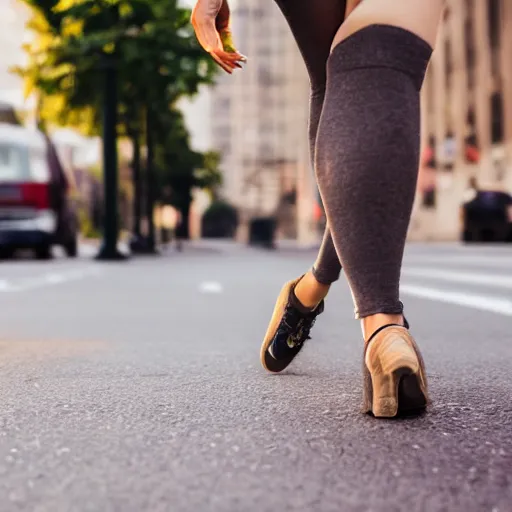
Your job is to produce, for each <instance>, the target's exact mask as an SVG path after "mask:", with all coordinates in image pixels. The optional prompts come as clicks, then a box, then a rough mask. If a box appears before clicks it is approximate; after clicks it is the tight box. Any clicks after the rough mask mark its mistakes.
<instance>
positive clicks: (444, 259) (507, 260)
mask: <svg viewBox="0 0 512 512" xmlns="http://www.w3.org/2000/svg"><path fill="white" fill-rule="evenodd" d="M405 263H406V264H436V263H440V264H443V265H447V266H453V265H464V266H482V267H490V268H510V269H512V253H510V254H509V255H499V256H498V255H496V256H476V255H475V256H472V255H463V254H461V255H457V254H453V253H452V254H447V255H442V256H441V255H435V256H423V255H408V256H407V257H406V258H405Z"/></svg>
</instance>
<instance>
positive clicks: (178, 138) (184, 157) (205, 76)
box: [17, 0, 220, 203]
mask: <svg viewBox="0 0 512 512" xmlns="http://www.w3.org/2000/svg"><path fill="white" fill-rule="evenodd" d="M24 1H25V3H26V4H27V5H28V6H29V7H30V8H31V10H32V17H31V19H30V21H29V28H30V29H31V30H32V31H33V32H34V33H35V36H36V37H35V39H34V41H33V42H31V43H28V44H27V45H25V50H26V51H27V53H28V56H29V62H28V65H27V66H26V67H25V68H24V69H18V70H17V71H18V73H19V74H21V75H22V76H23V77H24V81H25V92H26V94H27V95H28V94H31V93H36V94H37V96H38V103H39V107H40V108H39V117H40V119H41V121H42V123H50V124H58V125H66V126H73V127H75V128H77V129H79V130H80V131H82V132H83V133H85V134H87V135H96V134H98V133H100V129H101V114H102V83H103V73H104V69H105V66H115V68H116V70H117V77H118V96H119V105H118V113H119V123H118V133H119V134H120V135H128V136H130V137H131V138H132V140H134V141H137V140H139V141H140V140H141V136H143V135H144V132H145V124H144V118H145V113H146V112H147V110H148V109H150V110H151V118H152V119H153V125H152V126H151V129H153V139H154V142H155V148H154V154H155V159H156V161H155V164H156V165H155V168H156V170H158V172H159V175H158V180H157V182H158V184H159V185H160V186H164V185H167V186H170V187H171V188H172V189H173V191H174V194H173V196H174V197H179V201H178V202H182V203H186V202H187V200H188V198H189V197H190V193H191V189H192V188H193V187H196V186H199V187H210V186H214V185H216V184H218V182H219V180H220V175H219V173H218V171H217V167H218V157H217V156H216V155H215V154H214V153H206V154H201V153H197V152H195V151H193V150H192V149H191V147H190V144H189V138H188V133H187V130H186V127H185V124H184V121H183V117H182V115H181V113H180V112H179V110H178V109H177V107H176V103H177V101H178V100H179V99H180V98H181V97H183V96H190V95H193V94H195V93H196V92H197V91H198V88H199V87H200V86H201V85H202V84H210V83H211V82H212V80H213V76H214V70H215V67H214V64H213V63H212V62H211V60H210V59H209V57H208V56H207V55H206V54H205V53H204V52H203V51H202V49H201V48H200V47H199V45H198V43H197V41H196V38H195V35H194V33H193V29H192V27H191V25H190V23H189V19H190V11H189V10H188V9H184V8H182V7H180V6H179V5H178V2H177V0H24Z"/></svg>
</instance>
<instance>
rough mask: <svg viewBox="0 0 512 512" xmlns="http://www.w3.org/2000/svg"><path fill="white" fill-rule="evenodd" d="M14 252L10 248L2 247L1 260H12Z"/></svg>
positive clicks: (0, 248) (0, 251)
mask: <svg viewBox="0 0 512 512" xmlns="http://www.w3.org/2000/svg"><path fill="white" fill-rule="evenodd" d="M13 256H14V251H13V250H12V249H11V248H10V247H0V260H10V259H11V258H12V257H13Z"/></svg>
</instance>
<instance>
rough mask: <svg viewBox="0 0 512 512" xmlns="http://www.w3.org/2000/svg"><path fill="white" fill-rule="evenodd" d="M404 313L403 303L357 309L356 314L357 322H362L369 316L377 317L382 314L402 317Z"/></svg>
mask: <svg viewBox="0 0 512 512" xmlns="http://www.w3.org/2000/svg"><path fill="white" fill-rule="evenodd" d="M403 312H404V305H403V303H402V302H401V301H398V302H390V303H387V304H381V305H378V306H374V307H368V308H364V309H363V308H356V309H355V311H354V313H355V317H356V320H362V319H363V318H366V317H367V316H372V315H377V314H379V313H382V314H384V315H401V314H402V313H403Z"/></svg>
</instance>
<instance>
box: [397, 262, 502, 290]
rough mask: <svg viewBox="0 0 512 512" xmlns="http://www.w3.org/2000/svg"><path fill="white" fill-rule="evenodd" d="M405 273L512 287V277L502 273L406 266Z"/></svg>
mask: <svg viewBox="0 0 512 512" xmlns="http://www.w3.org/2000/svg"><path fill="white" fill-rule="evenodd" d="M403 274H404V275H406V276H413V277H426V278H429V279H439V280H441V281H451V282H454V283H464V284H480V285H484V286H491V287H495V288H512V277H511V276H504V275H500V274H483V273H480V272H459V271H456V270H437V269H435V268H431V267H407V266H406V267H404V269H403Z"/></svg>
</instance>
